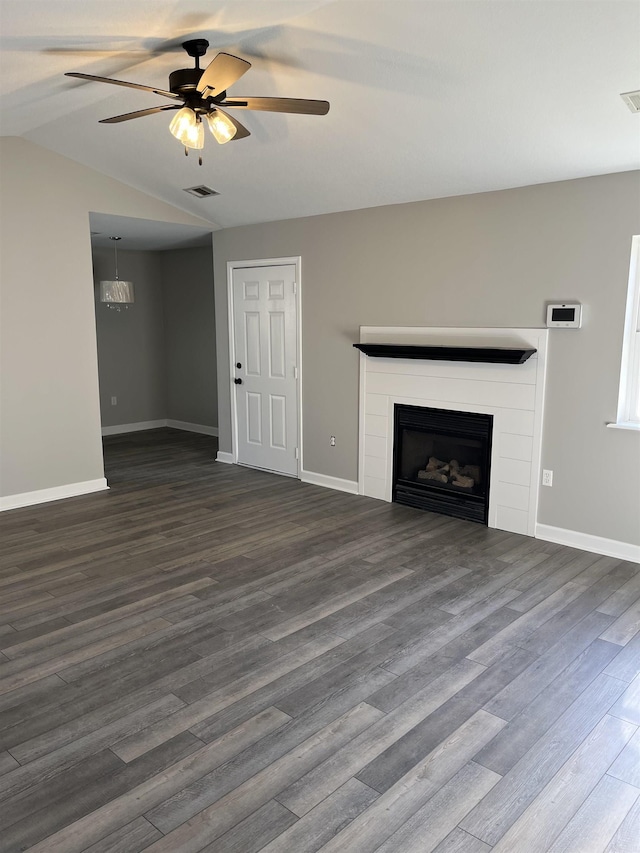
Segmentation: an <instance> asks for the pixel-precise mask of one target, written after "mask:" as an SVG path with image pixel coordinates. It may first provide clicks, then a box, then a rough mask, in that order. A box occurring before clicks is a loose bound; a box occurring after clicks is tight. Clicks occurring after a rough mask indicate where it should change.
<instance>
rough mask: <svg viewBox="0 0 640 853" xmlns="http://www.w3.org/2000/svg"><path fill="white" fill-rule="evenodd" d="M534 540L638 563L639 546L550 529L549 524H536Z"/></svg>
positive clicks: (586, 534)
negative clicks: (542, 540)
mask: <svg viewBox="0 0 640 853" xmlns="http://www.w3.org/2000/svg"><path fill="white" fill-rule="evenodd" d="M536 539H544V541H545V542H554V543H555V544H556V545H568V546H569V547H570V548H579V549H580V550H582V551H591V552H592V553H594V554H603V555H604V556H605V557H615V558H616V559H618V560H629V561H630V562H632V563H640V545H632V544H631V543H630V542H619V541H618V540H617V539H606V538H605V537H604V536H593V535H592V534H591V533H580V531H579V530H566V529H565V528H563V527H552V526H551V525H550V524H536Z"/></svg>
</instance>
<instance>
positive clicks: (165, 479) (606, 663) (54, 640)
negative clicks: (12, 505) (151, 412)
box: [0, 430, 640, 853]
mask: <svg viewBox="0 0 640 853" xmlns="http://www.w3.org/2000/svg"><path fill="white" fill-rule="evenodd" d="M214 454H215V439H210V438H207V437H204V436H196V435H192V434H188V433H181V432H178V431H175V430H155V431H152V432H149V433H145V434H141V433H138V434H134V435H131V436H120V437H113V438H109V439H106V440H105V459H106V466H107V475H108V478H109V483H110V485H111V489H110V491H108V492H102V493H98V494H95V495H90V496H86V497H81V498H74V499H70V500H66V501H60V502H57V503H52V504H45V505H41V506H37V507H32V508H28V509H22V510H14V511H12V512H7V513H4V514H3V515H1V516H0V537H1V539H0V541H1V543H2V546H1V554H0V676H1V678H0V851H2V853H16V851H25V850H29V851H33V853H139V851H143V850H144V851H149V853H259V851H262V853H314V851H322V853H372V851H379V853H430V851H434V853H489V851H491V850H493V851H495V853H543V851H549V853H569V851H573V853H640V566H639V565H637V564H633V563H628V562H623V561H620V560H615V559H612V558H608V557H601V556H598V555H596V554H589V553H586V552H584V551H578V550H574V549H571V548H564V547H562V546H557V545H551V544H549V543H545V542H541V541H537V540H533V539H529V538H526V537H522V536H517V535H512V534H508V533H504V532H502V531H496V530H489V529H488V528H485V527H482V526H481V525H477V524H473V523H470V522H462V521H457V520H453V519H449V518H446V517H444V516H438V515H433V514H430V513H423V512H420V511H418V510H414V509H411V508H408V507H402V506H399V505H395V504H385V503H381V502H379V501H375V500H371V499H369V498H363V497H356V496H352V495H346V494H341V493H339V492H334V491H330V490H326V489H322V488H319V487H315V486H310V485H305V484H302V483H299V482H298V481H295V480H291V479H287V478H283V477H277V476H274V475H270V474H266V473H261V472H257V471H252V470H248V469H243V468H241V467H236V466H229V465H224V464H220V463H215V462H214V461H213V458H214Z"/></svg>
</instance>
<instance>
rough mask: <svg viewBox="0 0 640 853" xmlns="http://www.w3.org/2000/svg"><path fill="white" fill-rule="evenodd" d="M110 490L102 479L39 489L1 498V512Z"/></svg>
mask: <svg viewBox="0 0 640 853" xmlns="http://www.w3.org/2000/svg"><path fill="white" fill-rule="evenodd" d="M108 488H109V486H108V485H107V481H106V480H105V478H104V477H100V478H99V479H97V480H85V481H84V482H83V483H69V484H68V485H66V486H54V487H53V488H51V489H38V490H37V491H35V492H22V493H21V494H18V495H7V497H4V498H0V512H5V511H6V510H9V509H20V507H26V506H34V505H35V504H43V503H49V501H60V500H64V498H76V497H79V496H80V495H89V494H91V493H92V492H104V491H105V490H107V489H108Z"/></svg>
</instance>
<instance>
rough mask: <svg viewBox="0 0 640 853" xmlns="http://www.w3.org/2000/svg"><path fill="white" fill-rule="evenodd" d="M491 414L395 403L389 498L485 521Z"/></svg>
mask: <svg viewBox="0 0 640 853" xmlns="http://www.w3.org/2000/svg"><path fill="white" fill-rule="evenodd" d="M492 431H493V416H492V415H487V414H481V413H476V412H463V411H453V410H449V409H436V408H429V407H423V406H409V405H398V404H396V405H395V407H394V451H393V486H392V500H394V501H396V502H397V503H402V504H407V505H409V506H413V507H418V508H420V509H425V510H430V511H432V512H439V513H442V514H444V515H451V516H454V517H456V518H463V519H466V520H468V521H477V522H480V523H481V524H487V520H488V512H489V481H490V469H491V438H492Z"/></svg>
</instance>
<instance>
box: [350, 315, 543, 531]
mask: <svg viewBox="0 0 640 853" xmlns="http://www.w3.org/2000/svg"><path fill="white" fill-rule="evenodd" d="M547 337H548V331H547V329H454V328H427V327H382V326H361V327H360V343H386V344H407V345H413V344H416V345H423V346H429V345H431V346H465V347H483V346H485V347H486V346H494V347H523V346H526V347H533V348H535V349H536V353H534V355H532V356H531V357H530V358H529V359H528V360H527V361H526V362H525V363H524V364H486V363H481V362H453V361H431V360H423V359H405V358H372V357H369V356H366V355H364V353H360V419H359V440H358V454H359V460H358V462H359V464H358V491H359V493H360V494H362V495H367V496H369V497H372V498H379V499H380V500H385V501H390V500H391V487H392V477H393V425H394V417H393V416H394V406H395V405H396V404H404V405H410V406H423V407H426V408H436V409H450V410H454V411H460V412H480V413H482V414H488V415H493V440H492V447H491V478H490V487H489V518H488V524H489V527H496V528H499V529H500V530H508V531H510V532H512V533H523V534H526V535H528V536H534V535H535V532H536V516H537V508H538V488H539V483H540V446H541V440H542V414H543V405H544V385H545V371H546V352H547Z"/></svg>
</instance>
